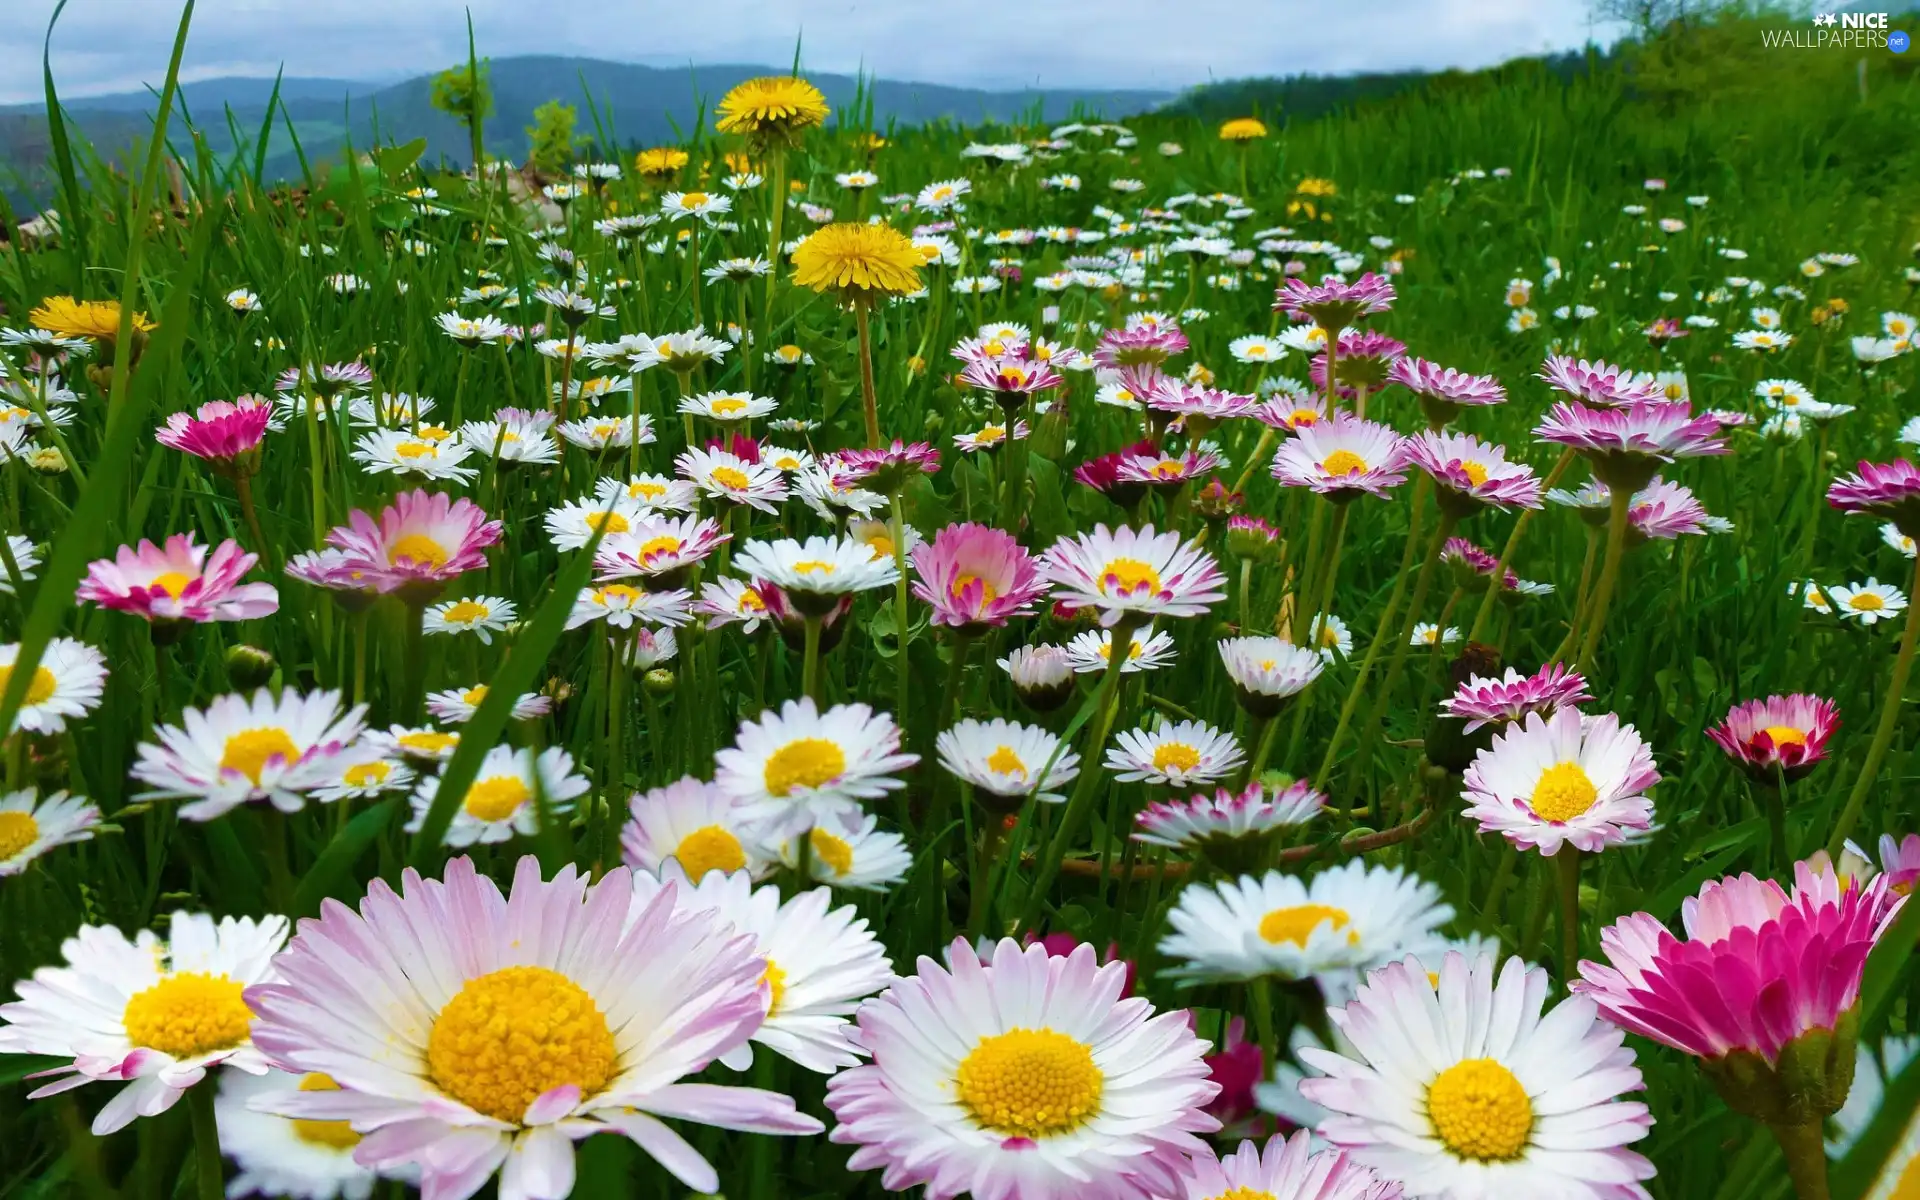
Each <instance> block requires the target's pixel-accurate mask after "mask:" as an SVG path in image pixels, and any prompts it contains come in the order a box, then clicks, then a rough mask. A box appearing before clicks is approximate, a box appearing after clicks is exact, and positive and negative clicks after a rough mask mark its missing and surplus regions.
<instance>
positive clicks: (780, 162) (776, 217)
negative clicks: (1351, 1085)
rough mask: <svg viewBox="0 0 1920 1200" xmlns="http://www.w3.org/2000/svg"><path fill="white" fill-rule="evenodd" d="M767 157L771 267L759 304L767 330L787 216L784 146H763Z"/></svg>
mask: <svg viewBox="0 0 1920 1200" xmlns="http://www.w3.org/2000/svg"><path fill="white" fill-rule="evenodd" d="M767 158H768V159H769V160H770V163H769V165H770V166H771V167H772V183H773V186H772V188H771V190H769V191H768V193H767V261H768V262H770V263H772V264H773V269H772V270H771V271H768V272H767V296H766V301H765V302H764V303H763V304H762V305H761V307H762V309H763V311H762V312H761V314H760V320H761V323H762V324H764V325H765V326H766V327H767V329H768V330H769V331H771V330H772V328H773V296H774V288H775V287H777V286H778V285H779V283H780V226H781V223H782V222H784V221H785V220H786V217H787V150H786V147H784V146H781V145H778V144H775V145H771V146H768V147H767Z"/></svg>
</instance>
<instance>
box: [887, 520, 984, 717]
mask: <svg viewBox="0 0 1920 1200" xmlns="http://www.w3.org/2000/svg"><path fill="white" fill-rule="evenodd" d="M891 502H892V505H893V528H892V529H891V530H890V531H889V532H890V534H891V536H892V538H893V567H894V573H895V574H896V575H898V576H899V578H898V579H896V580H894V583H893V664H894V680H893V696H894V702H893V713H894V718H895V719H896V720H904V719H905V718H906V714H907V680H908V678H909V675H910V671H909V670H908V664H907V523H906V520H905V519H904V518H903V517H902V516H901V514H900V493H899V492H898V491H895V492H894V493H893V495H892V497H891ZM966 649H967V644H966V642H965V641H961V642H960V643H959V644H958V645H957V646H956V647H955V650H956V653H957V654H959V655H960V656H962V657H964V656H965V654H966ZM959 661H960V659H958V658H956V660H955V663H956V669H958V667H957V664H958V663H959ZM948 686H949V687H951V686H952V684H951V682H949V685H948Z"/></svg>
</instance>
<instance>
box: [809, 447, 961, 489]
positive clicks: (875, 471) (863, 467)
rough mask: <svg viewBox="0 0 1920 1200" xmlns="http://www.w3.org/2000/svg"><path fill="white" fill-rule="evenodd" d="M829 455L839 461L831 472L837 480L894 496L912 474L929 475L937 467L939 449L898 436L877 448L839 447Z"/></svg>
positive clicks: (938, 466)
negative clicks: (836, 452) (890, 443)
mask: <svg viewBox="0 0 1920 1200" xmlns="http://www.w3.org/2000/svg"><path fill="white" fill-rule="evenodd" d="M832 458H833V459H834V460H835V461H837V462H838V464H839V467H838V469H835V470H833V471H831V472H830V473H831V474H832V475H833V476H834V480H835V482H836V483H857V484H859V485H860V486H861V487H863V488H866V489H867V490H868V491H874V492H879V493H880V494H881V495H883V496H891V495H893V494H894V493H895V492H897V491H899V490H900V489H901V488H902V487H904V486H906V483H907V481H908V480H909V479H912V478H913V477H914V476H915V475H922V474H925V475H932V474H933V473H935V472H936V471H938V470H939V469H940V452H939V451H938V450H935V449H934V448H933V447H932V446H929V445H928V444H927V443H925V442H902V441H901V440H900V439H898V438H895V439H894V441H893V445H891V446H886V447H883V448H881V449H879V450H842V451H840V452H839V453H838V454H835V455H833V456H832ZM843 477H844V478H843Z"/></svg>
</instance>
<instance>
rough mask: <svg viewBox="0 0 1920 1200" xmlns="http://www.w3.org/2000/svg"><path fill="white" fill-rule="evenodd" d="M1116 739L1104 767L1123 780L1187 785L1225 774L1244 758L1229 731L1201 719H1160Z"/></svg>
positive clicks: (1219, 777) (1207, 781)
mask: <svg viewBox="0 0 1920 1200" xmlns="http://www.w3.org/2000/svg"><path fill="white" fill-rule="evenodd" d="M1114 741H1115V743H1116V744H1115V745H1113V746H1110V747H1109V748H1108V749H1107V758H1106V767H1107V769H1108V770H1109V771H1113V772H1115V773H1116V774H1117V776H1118V778H1119V779H1120V781H1121V782H1123V783H1129V782H1133V781H1136V780H1143V781H1145V782H1147V783H1155V784H1160V783H1164V784H1166V785H1168V786H1169V787H1176V788H1179V787H1191V786H1194V785H1196V784H1204V783H1212V782H1213V781H1214V780H1217V779H1221V778H1224V777H1225V776H1226V775H1227V774H1228V773H1230V772H1232V771H1234V770H1236V769H1238V767H1239V766H1240V764H1241V763H1242V762H1244V761H1245V760H1246V755H1245V754H1244V753H1242V752H1241V749H1240V744H1239V743H1238V742H1236V741H1234V739H1233V735H1232V734H1230V733H1223V732H1221V731H1220V730H1218V729H1215V728H1214V727H1213V726H1211V725H1208V724H1207V723H1206V722H1204V721H1179V722H1167V721H1162V722H1161V723H1160V724H1159V725H1157V726H1155V727H1154V728H1153V729H1129V730H1125V731H1123V732H1122V733H1121V734H1120V735H1119V736H1118V737H1116V738H1115V739H1114Z"/></svg>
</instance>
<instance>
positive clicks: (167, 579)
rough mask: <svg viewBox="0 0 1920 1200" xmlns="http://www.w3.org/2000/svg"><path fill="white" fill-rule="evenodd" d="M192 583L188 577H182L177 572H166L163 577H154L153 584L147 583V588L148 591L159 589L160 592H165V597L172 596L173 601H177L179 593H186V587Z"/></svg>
mask: <svg viewBox="0 0 1920 1200" xmlns="http://www.w3.org/2000/svg"><path fill="white" fill-rule="evenodd" d="M192 582H193V579H192V578H191V577H190V576H187V575H182V574H181V573H180V572H178V571H168V572H167V573H166V574H164V575H156V576H154V577H153V582H152V583H149V584H148V585H147V587H148V588H149V589H152V588H159V589H160V590H161V591H163V592H165V593H166V594H167V595H169V596H172V597H173V598H174V599H175V600H178V599H179V598H180V593H181V592H184V591H186V590H187V585H188V584H190V583H192Z"/></svg>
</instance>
